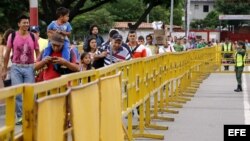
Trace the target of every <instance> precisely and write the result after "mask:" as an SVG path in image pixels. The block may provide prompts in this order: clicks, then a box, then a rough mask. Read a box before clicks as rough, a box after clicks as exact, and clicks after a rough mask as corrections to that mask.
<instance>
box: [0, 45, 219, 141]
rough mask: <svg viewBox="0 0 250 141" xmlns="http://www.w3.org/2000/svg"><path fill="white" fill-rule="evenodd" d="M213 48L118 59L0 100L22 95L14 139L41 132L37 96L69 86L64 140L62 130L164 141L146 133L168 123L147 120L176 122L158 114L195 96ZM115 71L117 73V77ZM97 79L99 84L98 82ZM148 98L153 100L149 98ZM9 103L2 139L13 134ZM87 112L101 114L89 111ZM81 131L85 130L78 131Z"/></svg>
mask: <svg viewBox="0 0 250 141" xmlns="http://www.w3.org/2000/svg"><path fill="white" fill-rule="evenodd" d="M216 49H217V48H215V47H212V48H204V49H197V50H193V51H188V52H185V53H173V54H169V53H165V54H161V55H157V56H152V57H148V58H141V59H134V60H131V61H127V62H120V63H117V64H113V65H111V66H109V67H104V68H101V69H98V70H92V71H87V72H79V73H73V74H69V75H65V76H62V77H60V78H57V79H54V80H51V81H46V82H42V83H37V84H28V85H21V86H20V87H18V88H17V87H10V88H5V89H2V90H0V93H1V94H2V93H3V92H8V91H9V92H11V94H10V95H9V96H2V95H0V100H2V99H5V100H6V101H8V100H7V98H10V99H14V96H15V95H16V94H18V93H23V99H24V103H23V111H24V115H23V119H24V121H23V136H22V135H21V136H18V137H16V140H25V141H33V140H35V139H36V138H37V137H38V136H39V135H37V133H36V132H35V131H36V130H35V129H36V128H37V125H36V121H37V114H38V115H39V114H40V113H37V106H36V103H35V101H36V99H38V100H39V99H43V98H44V97H48V96H49V97H50V96H51V95H54V94H55V95H57V94H60V93H64V92H66V91H67V90H68V89H72V91H71V94H70V96H71V99H70V100H66V113H65V116H64V118H65V122H66V123H72V125H73V126H72V127H68V126H66V127H65V129H64V135H63V136H64V140H66V139H67V136H66V134H70V133H72V135H73V137H74V138H73V139H74V140H76V141H77V140H82V139H83V138H84V139H85V140H96V139H98V138H99V139H101V140H103V141H110V140H119V141H120V140H123V137H124V133H125V135H126V138H127V139H128V140H132V139H133V138H135V137H143V138H153V139H163V138H164V136H163V135H156V134H152V133H149V132H147V133H145V129H146V128H153V129H158V130H166V129H168V128H167V127H166V126H160V125H156V124H152V122H151V120H152V119H160V120H168V121H174V119H173V118H171V117H162V116H159V112H161V113H163V112H168V113H173V114H177V113H178V111H177V110H172V109H171V107H176V108H181V107H182V105H183V104H184V103H186V102H187V101H189V100H191V99H190V97H192V96H193V95H194V93H195V92H196V90H197V88H198V87H199V84H200V83H201V82H202V81H203V80H204V79H205V78H207V76H208V75H209V74H210V73H211V72H213V71H214V70H215V69H217V68H216V67H217V66H216V63H217V64H218V54H216V53H215V52H216ZM119 71H121V77H118V75H117V73H118V72H119ZM99 79H101V82H97V81H98V80H99ZM97 87H98V89H97ZM17 89H18V91H17ZM99 90H100V91H99ZM98 91H99V92H98ZM12 92H13V93H12ZM15 92H16V93H15ZM98 93H100V95H99V97H98ZM152 99H153V100H154V102H153V103H151V102H150V100H152ZM10 101H11V102H10V104H9V105H10V106H8V105H7V106H6V107H7V108H9V109H10V111H11V112H12V113H10V112H8V113H6V114H7V115H6V116H8V117H11V118H10V119H11V120H10V121H11V122H9V124H8V125H7V126H8V128H10V129H11V130H6V129H2V130H1V132H0V137H2V138H1V139H6V140H7V139H8V138H7V136H9V135H12V136H14V135H13V130H14V129H13V128H14V111H13V109H12V108H11V107H14V104H15V102H14V101H12V100H10ZM81 101H82V103H81ZM84 101H85V102H84ZM95 103H96V104H95ZM93 104H95V105H93ZM137 107H138V110H139V111H140V114H139V123H138V125H137V126H133V125H132V121H133V114H132V111H133V110H134V109H136V108H137ZM151 107H153V110H151ZM91 109H92V110H91ZM61 110H62V109H61ZM80 110H82V113H81V112H80ZM90 110H91V111H99V112H97V113H96V112H93V113H91V112H90ZM110 112H111V113H110ZM151 112H153V113H151ZM111 116H112V117H111ZM121 117H126V118H125V119H126V120H127V125H123V124H122V121H121ZM95 121H96V122H95ZM94 122H95V123H94ZM85 125H87V126H86V127H85ZM63 127H64V126H63ZM90 127H92V128H95V129H94V130H95V132H94V131H93V130H89V128H90ZM122 127H123V131H124V133H122ZM133 127H135V129H133ZM4 128H6V127H4ZM83 130H84V131H85V132H84V133H80V132H82V131H83ZM133 131H138V132H133ZM115 132H116V133H115ZM38 134H39V133H38ZM114 135H115V137H114ZM110 137H112V138H110ZM11 138H12V139H13V137H11Z"/></svg>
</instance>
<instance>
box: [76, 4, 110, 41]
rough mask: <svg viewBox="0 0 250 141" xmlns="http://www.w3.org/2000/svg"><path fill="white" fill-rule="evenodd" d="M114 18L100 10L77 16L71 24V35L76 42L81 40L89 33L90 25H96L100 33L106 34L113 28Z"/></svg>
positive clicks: (105, 11)
mask: <svg viewBox="0 0 250 141" xmlns="http://www.w3.org/2000/svg"><path fill="white" fill-rule="evenodd" d="M113 23H114V16H112V15H110V13H109V12H108V11H107V10H106V9H104V8H102V9H99V10H96V11H91V12H88V13H86V14H82V15H79V16H77V17H76V18H74V19H73V21H72V22H71V24H72V26H73V27H74V28H73V31H72V35H74V38H75V39H76V40H82V39H83V38H84V36H85V35H87V34H88V33H89V27H90V26H91V25H92V24H96V25H98V26H99V27H100V28H99V32H100V33H107V32H108V31H109V29H110V28H111V27H112V26H113Z"/></svg>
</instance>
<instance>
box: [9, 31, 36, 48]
mask: <svg viewBox="0 0 250 141" xmlns="http://www.w3.org/2000/svg"><path fill="white" fill-rule="evenodd" d="M30 36H31V38H32V41H33V42H34V43H35V35H34V34H33V33H31V32H30ZM15 37H16V31H14V32H12V33H11V46H12V47H13V43H14V39H15Z"/></svg>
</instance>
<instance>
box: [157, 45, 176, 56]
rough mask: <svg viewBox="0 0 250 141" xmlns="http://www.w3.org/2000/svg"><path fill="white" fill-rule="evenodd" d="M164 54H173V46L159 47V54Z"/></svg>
mask: <svg viewBox="0 0 250 141" xmlns="http://www.w3.org/2000/svg"><path fill="white" fill-rule="evenodd" d="M165 52H175V50H174V48H173V46H171V45H170V46H168V47H167V48H165V47H164V46H162V45H161V46H159V54H161V53H165Z"/></svg>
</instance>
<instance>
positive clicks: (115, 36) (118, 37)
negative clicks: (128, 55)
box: [112, 34, 122, 41]
mask: <svg viewBox="0 0 250 141" xmlns="http://www.w3.org/2000/svg"><path fill="white" fill-rule="evenodd" d="M112 39H114V40H121V41H122V35H120V34H115V35H113V37H112Z"/></svg>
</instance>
